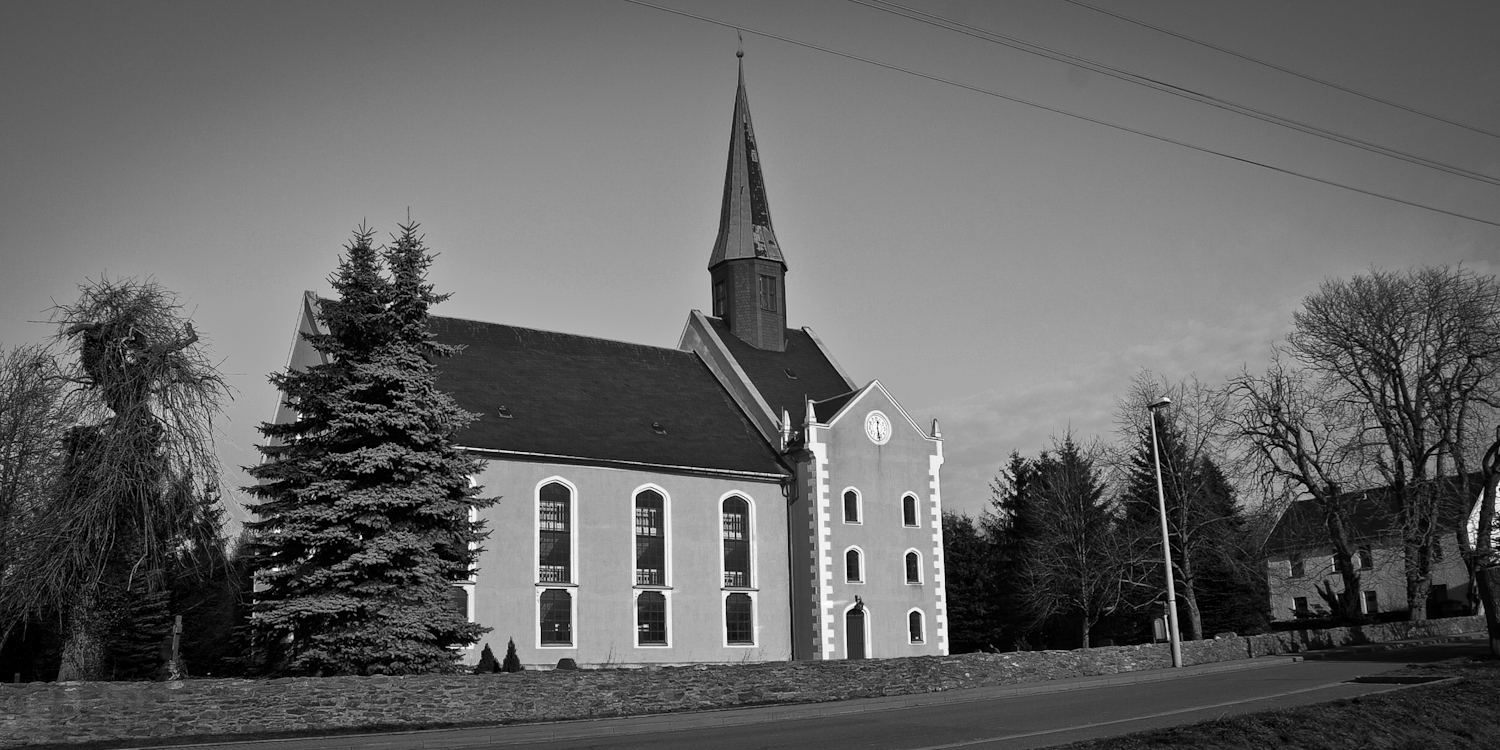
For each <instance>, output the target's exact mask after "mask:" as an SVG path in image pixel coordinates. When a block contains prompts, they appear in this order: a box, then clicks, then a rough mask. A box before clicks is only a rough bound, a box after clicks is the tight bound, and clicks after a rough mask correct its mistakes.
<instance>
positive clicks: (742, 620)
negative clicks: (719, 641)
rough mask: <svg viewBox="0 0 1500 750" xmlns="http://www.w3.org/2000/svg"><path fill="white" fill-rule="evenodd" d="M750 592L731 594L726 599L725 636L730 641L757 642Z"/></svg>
mask: <svg viewBox="0 0 1500 750" xmlns="http://www.w3.org/2000/svg"><path fill="white" fill-rule="evenodd" d="M751 606H752V603H751V601H750V595H749V594H730V595H729V596H727V597H725V599H724V629H725V638H726V640H728V641H729V642H730V643H754V642H755V626H754V622H755V618H754V617H753V616H752V614H753V613H752V612H751V610H750V608H751Z"/></svg>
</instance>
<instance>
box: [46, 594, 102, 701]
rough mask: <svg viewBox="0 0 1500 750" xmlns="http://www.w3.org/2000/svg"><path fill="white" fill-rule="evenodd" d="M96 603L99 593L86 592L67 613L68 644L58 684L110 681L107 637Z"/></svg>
mask: <svg viewBox="0 0 1500 750" xmlns="http://www.w3.org/2000/svg"><path fill="white" fill-rule="evenodd" d="M97 603H98V596H97V592H96V591H94V590H85V591H83V592H80V593H79V597H78V600H77V601H75V602H73V606H72V607H71V609H70V611H69V612H68V631H67V635H66V638H67V640H66V641H65V642H64V643H63V649H62V667H61V668H60V669H58V671H57V681H58V682H69V681H73V680H103V679H106V678H107V677H108V675H107V674H105V671H104V669H105V662H106V660H105V646H104V636H105V633H104V632H103V631H104V628H103V627H102V625H103V623H102V622H101V619H100V617H99V613H98V609H97V606H96V605H97Z"/></svg>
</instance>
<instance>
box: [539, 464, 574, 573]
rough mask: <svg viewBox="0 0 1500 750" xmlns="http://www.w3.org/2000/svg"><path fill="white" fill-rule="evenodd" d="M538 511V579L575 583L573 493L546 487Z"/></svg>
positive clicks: (559, 488)
mask: <svg viewBox="0 0 1500 750" xmlns="http://www.w3.org/2000/svg"><path fill="white" fill-rule="evenodd" d="M540 494H541V497H540V499H539V500H538V504H539V507H538V509H537V519H538V521H537V524H538V528H537V541H538V544H537V550H538V552H537V580H539V581H541V582H542V583H571V582H572V580H573V530H572V526H573V523H572V505H573V493H572V491H570V490H569V489H568V488H567V487H566V486H564V485H561V484H558V483H557V482H553V483H551V484H548V485H546V486H544V487H542V491H541V493H540Z"/></svg>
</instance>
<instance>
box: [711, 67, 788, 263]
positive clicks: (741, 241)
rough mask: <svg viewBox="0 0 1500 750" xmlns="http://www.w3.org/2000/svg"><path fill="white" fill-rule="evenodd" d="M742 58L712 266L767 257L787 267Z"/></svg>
mask: <svg viewBox="0 0 1500 750" xmlns="http://www.w3.org/2000/svg"><path fill="white" fill-rule="evenodd" d="M736 56H737V57H739V58H740V63H739V68H740V82H739V88H738V90H737V91H735V96H734V123H733V125H732V127H731V128H730V131H729V167H728V169H727V171H726V173H725V175H724V202H723V205H722V206H721V208H720V210H719V236H718V238H717V239H715V240H714V252H713V255H712V256H711V257H710V258H709V261H708V267H709V268H713V267H714V266H717V265H719V264H720V263H723V262H724V261H726V260H735V259H737V258H765V259H767V260H774V261H778V262H780V263H781V265H782V267H783V268H784V267H786V259H785V258H783V257H782V256H781V245H780V244H778V243H777V242H776V232H775V231H773V230H772V229H771V207H770V204H768V203H767V202H766V182H765V178H764V177H763V176H762V174H761V167H760V153H759V152H758V151H757V149H756V146H755V128H754V127H753V126H752V125H751V124H750V99H749V98H748V97H747V96H746V95H745V60H744V56H745V51H744V50H743V49H741V50H739V51H738V52H737V53H736Z"/></svg>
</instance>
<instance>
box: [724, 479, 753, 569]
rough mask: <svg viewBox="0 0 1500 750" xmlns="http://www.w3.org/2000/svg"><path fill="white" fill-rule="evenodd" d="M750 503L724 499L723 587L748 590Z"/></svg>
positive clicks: (737, 498)
mask: <svg viewBox="0 0 1500 750" xmlns="http://www.w3.org/2000/svg"><path fill="white" fill-rule="evenodd" d="M752 583H753V582H752V581H751V580H750V503H748V502H746V501H745V498H743V497H738V496H731V497H727V498H725V499H724V585H725V586H735V587H740V588H749V587H750V586H751V585H752Z"/></svg>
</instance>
